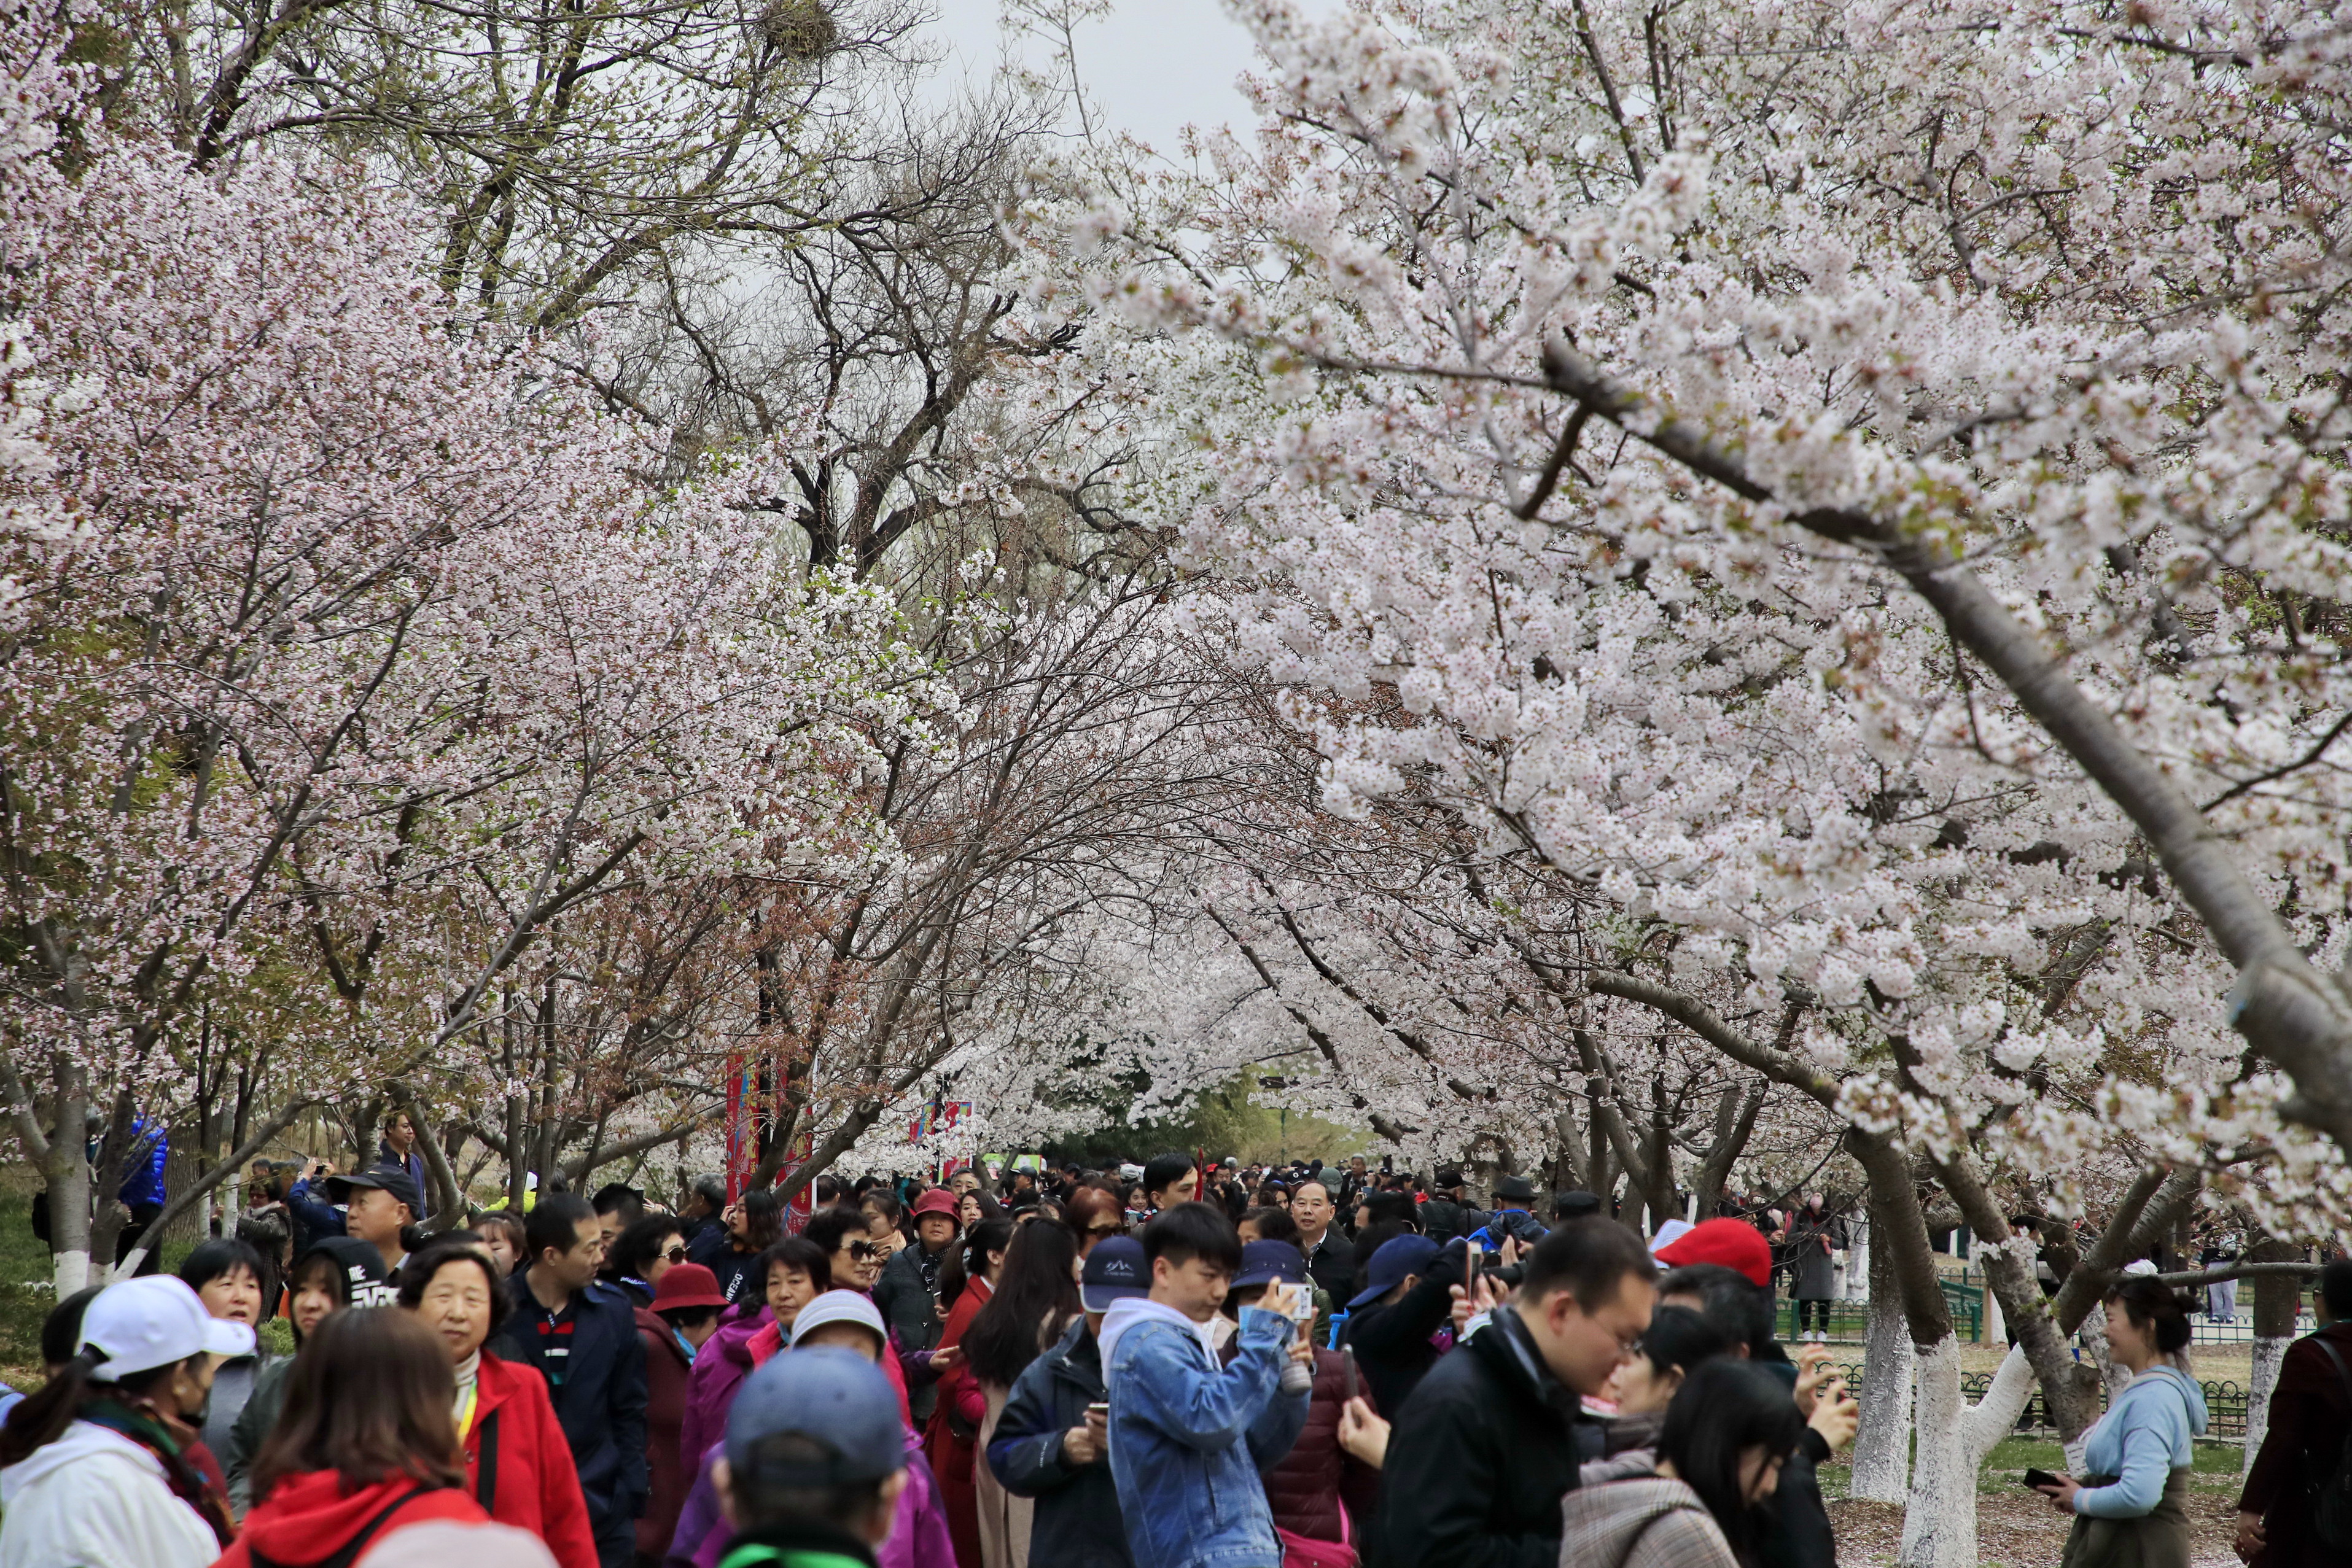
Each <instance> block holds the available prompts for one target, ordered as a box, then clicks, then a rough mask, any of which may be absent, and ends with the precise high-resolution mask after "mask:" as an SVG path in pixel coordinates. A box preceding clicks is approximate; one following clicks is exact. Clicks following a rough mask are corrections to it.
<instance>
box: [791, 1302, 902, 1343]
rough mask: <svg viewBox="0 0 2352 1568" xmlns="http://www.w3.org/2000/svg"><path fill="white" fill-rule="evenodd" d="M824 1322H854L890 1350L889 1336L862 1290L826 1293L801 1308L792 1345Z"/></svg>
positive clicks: (820, 1326) (795, 1320)
mask: <svg viewBox="0 0 2352 1568" xmlns="http://www.w3.org/2000/svg"><path fill="white" fill-rule="evenodd" d="M827 1323H856V1325H857V1326H858V1327H860V1328H862V1329H870V1330H872V1331H873V1333H874V1343H876V1344H877V1345H879V1346H881V1347H882V1349H884V1350H887V1349H889V1348H890V1333H889V1331H888V1330H887V1329H885V1328H884V1327H883V1326H882V1314H881V1313H880V1312H877V1311H876V1310H875V1306H874V1302H873V1301H872V1300H871V1299H869V1298H868V1297H867V1296H866V1294H865V1293H864V1292H863V1291H825V1292H824V1294H823V1295H821V1296H819V1297H818V1298H817V1299H816V1300H814V1301H811V1302H810V1303H809V1304H808V1305H807V1306H805V1307H803V1308H802V1309H801V1310H800V1315H799V1316H797V1317H795V1318H794V1319H793V1343H794V1344H798V1343H801V1340H802V1339H803V1337H804V1336H806V1335H807V1334H808V1333H809V1332H810V1331H811V1330H813V1329H821V1328H823V1327H824V1325H825V1324H827Z"/></svg>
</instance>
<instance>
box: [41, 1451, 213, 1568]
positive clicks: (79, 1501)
mask: <svg viewBox="0 0 2352 1568" xmlns="http://www.w3.org/2000/svg"><path fill="white" fill-rule="evenodd" d="M0 1510H5V1513H0V1568H209V1565H210V1564H211V1563H213V1562H214V1561H215V1559H217V1558H218V1557H219V1556H220V1554H221V1549H220V1542H217V1541H215V1540H214V1539H213V1532H212V1527H211V1526H210V1525H208V1524H206V1523H205V1521H203V1519H201V1518H199V1517H198V1516H197V1513H196V1511H195V1510H194V1509H192V1508H190V1507H189V1506H188V1505H187V1504H186V1503H184V1502H182V1501H181V1500H179V1499H178V1498H176V1497H174V1496H173V1495H172V1488H171V1485H170V1483H168V1482H167V1481H165V1480H164V1479H163V1465H162V1463H161V1462H159V1461H158V1460H157V1459H156V1458H155V1456H154V1455H152V1454H151V1453H149V1452H148V1451H147V1450H146V1449H144V1448H141V1447H140V1446H139V1445H138V1444H136V1443H134V1442H132V1441H131V1439H130V1438H128V1437H123V1436H122V1435H121V1433H119V1432H110V1431H108V1430H107V1429H106V1428H105V1427H97V1426H92V1425H91V1424H90V1423H89V1422H88V1421H77V1422H75V1423H74V1424H73V1425H72V1426H70V1427H67V1428H66V1430H65V1435H64V1436H63V1437H59V1438H58V1440H57V1441H56V1442H54V1443H51V1444H49V1445H48V1446H47V1447H46V1448H40V1449H37V1450H36V1451H35V1452H34V1454H33V1456H32V1458H28V1459H26V1461H25V1462H24V1463H23V1464H20V1465H11V1466H9V1467H8V1468H7V1469H5V1470H0Z"/></svg>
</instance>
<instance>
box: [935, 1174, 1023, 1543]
mask: <svg viewBox="0 0 2352 1568" xmlns="http://www.w3.org/2000/svg"><path fill="white" fill-rule="evenodd" d="M1012 1245H1013V1223H1012V1221H1010V1220H1006V1219H983V1220H982V1221H981V1222H980V1223H979V1224H978V1225H975V1226H973V1227H972V1228H971V1229H970V1230H968V1231H966V1232H965V1233H964V1239H963V1242H962V1244H961V1246H960V1247H958V1248H957V1249H954V1250H952V1251H950V1254H949V1256H948V1260H947V1262H946V1263H945V1264H944V1265H942V1266H941V1268H940V1305H941V1306H944V1307H946V1308H947V1310H948V1322H947V1327H946V1328H944V1329H942V1330H940V1347H939V1349H937V1350H935V1351H933V1352H932V1353H931V1366H932V1368H933V1369H934V1370H938V1369H939V1368H940V1367H941V1366H942V1365H944V1366H945V1368H946V1370H945V1371H943V1372H940V1402H939V1404H938V1405H937V1406H934V1407H933V1409H932V1411H931V1420H930V1425H929V1427H926V1428H925V1429H924V1433H923V1448H924V1454H923V1457H924V1458H926V1459H928V1460H929V1461H930V1466H931V1474H932V1475H933V1476H934V1477H936V1478H937V1479H938V1480H939V1483H940V1501H941V1502H942V1503H944V1504H945V1505H946V1507H947V1511H948V1535H949V1537H950V1539H951V1540H952V1541H954V1542H955V1553H956V1562H957V1563H959V1564H960V1565H961V1568H982V1564H981V1554H980V1499H979V1495H978V1494H977V1493H976V1492H975V1491H974V1490H973V1479H972V1469H971V1467H972V1458H973V1456H974V1455H975V1454H976V1453H977V1452H978V1451H979V1448H980V1427H981V1423H982V1422H983V1421H985V1420H986V1419H987V1418H988V1396H987V1395H986V1394H985V1393H983V1392H982V1390H981V1386H980V1384H979V1382H978V1380H976V1379H975V1378H974V1377H973V1376H972V1375H971V1368H969V1367H967V1366H965V1365H964V1364H963V1359H962V1351H963V1331H964V1330H966V1329H968V1328H970V1327H971V1320H972V1319H974V1318H976V1317H978V1316H980V1309H981V1308H982V1307H984V1306H986V1305H987V1304H988V1298H989V1297H990V1296H991V1295H992V1294H993V1293H994V1291H995V1289H996V1287H995V1285H994V1283H993V1281H994V1280H995V1278H996V1271H997V1270H999V1269H1002V1268H1003V1266H1004V1254H1005V1250H1006V1249H1008V1248H1010V1247H1011V1246H1012Z"/></svg>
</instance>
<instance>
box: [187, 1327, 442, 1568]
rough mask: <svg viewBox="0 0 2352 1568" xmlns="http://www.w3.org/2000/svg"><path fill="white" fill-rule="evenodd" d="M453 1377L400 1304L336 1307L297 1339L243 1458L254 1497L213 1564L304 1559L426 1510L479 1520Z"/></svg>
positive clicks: (306, 1563)
mask: <svg viewBox="0 0 2352 1568" xmlns="http://www.w3.org/2000/svg"><path fill="white" fill-rule="evenodd" d="M455 1387H456V1385H455V1384H454V1383H453V1382H452V1380H451V1378H450V1376H449V1360H448V1357H446V1355H444V1354H442V1353H441V1347H440V1345H439V1344H438V1343H436V1341H435V1339H434V1337H433V1335H432V1334H431V1333H428V1332H427V1331H426V1330H425V1328H424V1326H423V1325H421V1324H419V1323H418V1322H416V1321H415V1319H413V1318H410V1317H408V1316H407V1315H406V1314H404V1313H402V1312H337V1313H336V1314H335V1315H334V1316H333V1317H331V1318H329V1319H328V1320H327V1321H326V1322H322V1323H320V1325H319V1331H318V1332H317V1333H314V1334H312V1335H311V1336H310V1338H309V1339H308V1340H306V1341H305V1342H304V1343H303V1345H302V1354H300V1355H299V1356H298V1357H297V1358H296V1359H295V1362H294V1371H293V1373H292V1375H290V1376H289V1380H288V1383H287V1386H286V1408H285V1410H284V1412H283V1413H282V1414H281V1415H280V1416H278V1425H277V1427H275V1428H274V1429H273V1430H272V1431H271V1433H270V1435H269V1440H268V1442H267V1443H265V1444H264V1445H262V1449H261V1453H260V1456H259V1457H258V1458H256V1459H255V1460H254V1465H253V1494H254V1496H255V1497H256V1498H257V1499H258V1500H257V1502H256V1503H255V1504H254V1506H253V1511H252V1512H250V1513H248V1514H247V1515H246V1518H245V1533H243V1534H242V1535H240V1536H238V1537H237V1538H236V1542H235V1544H233V1545H231V1546H230V1547H229V1549H228V1551H227V1552H225V1553H223V1554H222V1556H221V1559H220V1562H219V1563H217V1564H215V1568H258V1565H260V1564H268V1565H270V1568H313V1565H314V1564H317V1563H325V1562H328V1561H330V1560H331V1559H333V1558H336V1557H338V1556H339V1555H340V1556H343V1558H344V1560H345V1561H352V1560H353V1559H356V1558H357V1557H359V1556H360V1555H361V1554H362V1552H364V1551H365V1550H366V1547H367V1544H368V1543H369V1542H373V1541H375V1540H377V1539H378V1538H380V1537H382V1536H383V1535H385V1534H388V1533H390V1532H391V1531H395V1530H400V1529H403V1528H404V1527H406V1526H408V1525H412V1524H420V1523H423V1522H425V1521H427V1520H436V1519H441V1520H455V1521H458V1522H461V1523H469V1524H479V1523H481V1522H483V1521H484V1519H485V1517H486V1516H485V1515H484V1514H483V1512H482V1511H481V1508H480V1507H479V1505H478V1504H477V1503H476V1502H475V1501H474V1500H473V1499H472V1498H470V1497H468V1496H467V1495H466V1488H465V1479H466V1469H465V1464H464V1462H463V1460H461V1459H460V1458H459V1457H458V1451H457V1425H456V1423H454V1422H453V1421H451V1419H450V1418H449V1405H450V1396H451V1395H452V1394H453V1393H454V1392H455Z"/></svg>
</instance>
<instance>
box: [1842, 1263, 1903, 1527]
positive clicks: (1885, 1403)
mask: <svg viewBox="0 0 2352 1568" xmlns="http://www.w3.org/2000/svg"><path fill="white" fill-rule="evenodd" d="M1916 1375H1917V1367H1916V1356H1915V1355H1914V1354H1913V1352H1912V1349H1911V1326H1910V1324H1909V1323H1908V1322H1906V1321H1905V1319H1904V1316H1903V1303H1902V1301H1900V1300H1899V1299H1897V1297H1896V1295H1895V1292H1894V1291H1891V1290H1890V1291H1881V1292H1880V1293H1878V1294H1877V1295H1874V1297H1872V1299H1871V1302H1870V1317H1869V1321H1868V1324H1867V1326H1866V1327H1865V1328H1864V1331H1863V1342H1862V1424H1861V1426H1860V1427H1857V1428H1856V1429H1855V1432H1854V1438H1853V1485H1852V1487H1851V1489H1850V1490H1851V1493H1852V1495H1853V1496H1855V1497H1859V1498H1867V1499H1868V1500H1871V1501H1873V1502H1909V1501H1910V1500H1911V1383H1912V1379H1913V1378H1914V1377H1916Z"/></svg>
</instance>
